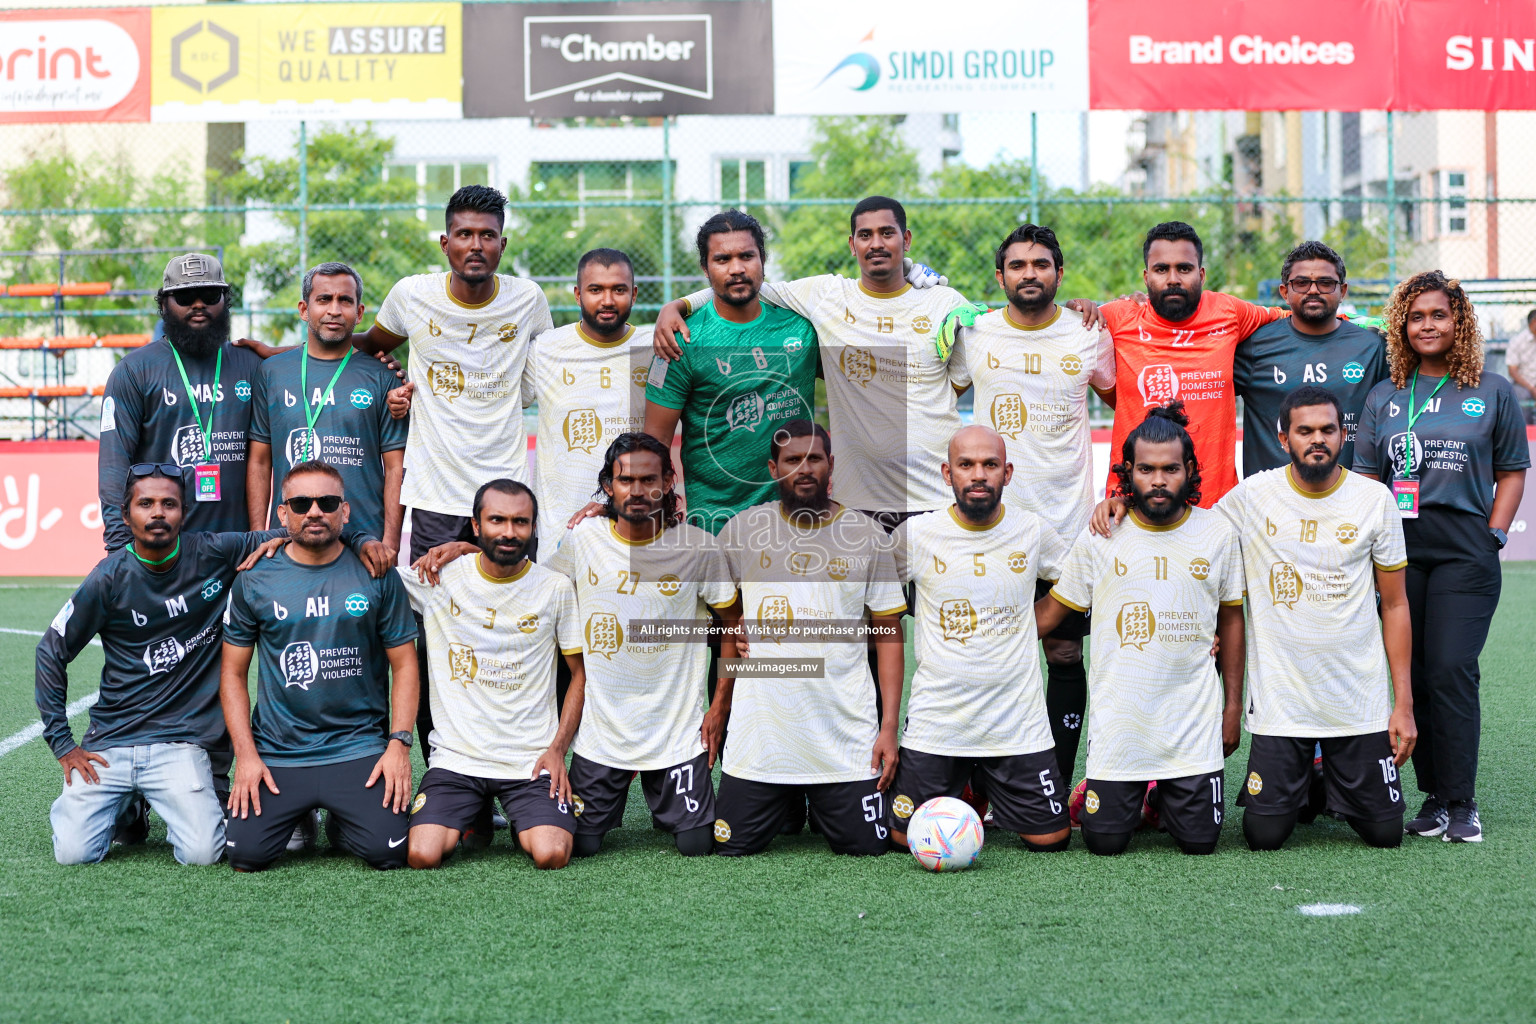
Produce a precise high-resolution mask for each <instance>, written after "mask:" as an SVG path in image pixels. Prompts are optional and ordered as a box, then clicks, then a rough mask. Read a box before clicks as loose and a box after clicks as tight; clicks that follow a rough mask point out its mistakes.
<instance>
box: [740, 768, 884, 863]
mask: <svg viewBox="0 0 1536 1024" xmlns="http://www.w3.org/2000/svg"><path fill="white" fill-rule="evenodd" d="M879 781H880V779H879V778H878V777H875V778H869V779H859V780H858V781H856V782H823V783H814V784H809V785H799V784H796V783H787V784H786V783H776V782H753V781H751V780H750V779H738V778H736V777H735V776H733V775H730V774H727V773H725V772H722V773H721V774H720V801H719V815H720V817H719V818H717V819H716V821H715V852H716V853H718V854H721V855H722V856H726V857H739V856H742V855H743V854H749V853H761V852H762V851H763V850H764V849H766V848H767V846H768V844H769V843H771V842H773V837H774V836H776V835H778V834H779V833H780V832H781V831H782V830H783V828H784V825H785V823H786V822H788V821H789V817H790V812H791V811H792V810H794V809H795V808H796V807H799V806H804V805H805V804H806V803H809V804H810V814H811V822H812V824H813V825H814V826H815V828H816V830H817V831H819V832H820V833H821V834H822V836H823V838H825V839H826V841H827V845H828V846H829V847H831V848H832V852H833V853H847V854H855V855H858V856H868V857H878V856H879V855H880V854H882V853H884V852H885V851H886V850H888V849H890V844H891V830H890V827H889V826H888V825H887V824H886V810H885V794H884V793H881V792H880V790H878V789H876V788H875V784H876V783H877V782H879Z"/></svg>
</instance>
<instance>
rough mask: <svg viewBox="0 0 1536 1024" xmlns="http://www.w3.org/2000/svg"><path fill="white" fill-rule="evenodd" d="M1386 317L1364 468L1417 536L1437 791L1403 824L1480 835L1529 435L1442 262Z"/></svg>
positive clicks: (1426, 784)
mask: <svg viewBox="0 0 1536 1024" xmlns="http://www.w3.org/2000/svg"><path fill="white" fill-rule="evenodd" d="M1386 321H1387V362H1388V365H1389V366H1390V367H1391V371H1392V379H1391V380H1385V381H1382V382H1381V383H1380V384H1378V385H1377V386H1376V387H1375V388H1374V389H1373V390H1372V391H1371V393H1370V395H1369V396H1368V397H1367V398H1366V402H1365V411H1364V413H1363V414H1362V415H1361V422H1360V429H1359V432H1358V433H1357V434H1356V436H1355V464H1354V469H1355V472H1357V473H1360V474H1362V475H1366V476H1374V477H1376V478H1377V479H1379V480H1381V481H1382V482H1383V483H1385V484H1387V485H1388V486H1390V487H1391V488H1392V491H1393V494H1394V495H1396V497H1397V507H1398V511H1399V512H1401V513H1402V516H1403V534H1404V539H1405V540H1406V541H1407V544H1408V578H1407V584H1408V607H1409V611H1410V614H1411V615H1412V619H1413V664H1412V671H1413V704H1414V711H1415V716H1416V718H1417V720H1418V727H1419V744H1418V747H1417V748H1416V749H1415V750H1414V752H1413V768H1414V773H1415V774H1416V775H1417V776H1418V784H1419V789H1420V790H1421V791H1422V792H1423V793H1424V794H1425V797H1426V798H1425V801H1424V806H1423V808H1421V809H1420V811H1419V813H1418V815H1417V817H1415V818H1413V819H1412V820H1410V821H1408V822H1407V823H1406V824H1405V825H1404V830H1405V831H1407V832H1408V833H1410V834H1412V835H1421V836H1441V837H1442V838H1443V839H1445V841H1447V842H1459V843H1477V842H1481V841H1482V838H1483V832H1482V824H1481V822H1480V821H1479V819H1478V814H1477V800H1476V792H1475V786H1476V780H1477V744H1478V735H1479V732H1480V729H1481V711H1480V709H1479V706H1478V692H1477V690H1478V679H1479V673H1478V664H1477V659H1478V656H1479V655H1480V654H1481V653H1482V650H1483V643H1484V641H1485V640H1487V638H1488V626H1489V623H1490V622H1491V621H1492V620H1493V613H1494V610H1495V609H1496V608H1497V607H1498V604H1499V589H1500V584H1501V573H1500V568H1499V549H1500V548H1502V547H1503V546H1504V542H1505V541H1506V540H1507V536H1506V531H1507V530H1508V529H1509V525H1510V523H1511V522H1512V521H1513V520H1514V518H1515V510H1516V509H1517V508H1518V507H1519V505H1520V497H1521V494H1522V493H1523V492H1524V490H1525V471H1526V469H1527V468H1528V467H1529V466H1530V464H1531V459H1530V449H1529V447H1528V446H1527V444H1526V438H1525V422H1524V420H1523V418H1522V417H1521V415H1520V407H1519V404H1518V403H1517V401H1516V400H1515V394H1514V390H1513V389H1512V388H1511V386H1510V383H1509V381H1508V380H1506V379H1505V378H1503V377H1501V376H1499V375H1498V374H1496V373H1485V372H1484V371H1483V336H1482V333H1481V332H1480V331H1479V330H1478V328H1477V320H1476V318H1475V317H1474V315H1473V312H1472V303H1471V302H1470V301H1469V300H1468V299H1467V294H1466V292H1464V291H1462V288H1461V284H1460V282H1458V281H1456V280H1454V279H1451V280H1447V279H1446V277H1445V275H1444V274H1442V273H1441V272H1440V271H1438V270H1432V271H1429V272H1427V273H1423V274H1418V275H1416V276H1414V277H1411V278H1409V279H1408V280H1406V281H1404V282H1403V283H1402V284H1400V285H1398V286H1397V289H1396V290H1395V291H1394V292H1393V293H1392V298H1391V300H1390V301H1389V302H1388V303H1387V309H1386ZM1382 770H1383V771H1388V770H1390V769H1389V767H1386V766H1384V767H1383V769H1382Z"/></svg>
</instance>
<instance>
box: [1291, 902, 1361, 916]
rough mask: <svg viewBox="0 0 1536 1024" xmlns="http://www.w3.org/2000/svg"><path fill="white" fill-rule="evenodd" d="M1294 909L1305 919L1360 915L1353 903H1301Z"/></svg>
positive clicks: (1358, 909)
mask: <svg viewBox="0 0 1536 1024" xmlns="http://www.w3.org/2000/svg"><path fill="white" fill-rule="evenodd" d="M1296 909H1297V911H1298V912H1300V913H1301V914H1302V915H1303V916H1305V917H1347V916H1348V915H1350V914H1358V913H1360V908H1359V907H1357V906H1355V905H1354V904H1353V903H1303V904H1302V905H1301V906H1299V907H1297V908H1296Z"/></svg>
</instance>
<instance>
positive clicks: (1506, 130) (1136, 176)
mask: <svg viewBox="0 0 1536 1024" xmlns="http://www.w3.org/2000/svg"><path fill="white" fill-rule="evenodd" d="M1531 127H1536V114H1527V113H1519V112H1509V113H1500V114H1497V115H1494V114H1487V115H1485V114H1483V113H1474V112H1436V113H1420V114H1397V115H1390V114H1386V113H1383V112H1358V113H1311V112H1307V113H1300V112H1290V113H1265V114H1257V113H1240V112H1239V113H1232V112H1177V113H1147V114H1137V115H1131V114H1118V113H1094V114H1092V115H1081V116H1079V115H1043V114H1042V115H1039V116H1038V117H1033V116H1030V115H1019V116H1017V117H1010V118H1006V119H1001V118H996V117H974V118H973V117H968V116H962V115H913V116H911V117H906V118H902V117H865V118H808V117H686V116H685V117H677V118H655V119H650V120H643V121H642V120H630V119H623V120H616V121H612V122H597V121H581V120H570V121H558V122H556V121H539V120H529V119H526V118H523V119H498V120H483V121H469V120H464V121H452V122H430V121H412V122H377V123H366V124H364V123H335V124H331V123H309V124H300V123H287V124H285V123H275V122H265V123H259V124H258V123H251V124H245V125H241V124H209V125H202V124H145V125H48V126H17V125H10V126H4V127H0V194H3V203H4V208H3V210H0V285H4V286H5V287H6V291H5V294H4V295H3V296H0V336H4V337H5V338H6V339H7V340H5V341H3V342H0V345H3V346H4V347H5V348H6V349H8V350H6V351H0V395H6V394H20V393H22V392H24V391H26V390H27V389H29V388H30V389H32V390H33V391H42V392H45V394H44V395H43V397H42V398H38V397H28V398H25V399H23V398H10V399H6V398H0V414H3V416H4V419H0V434H3V436H8V437H31V436H44V435H47V436H70V437H78V436H93V434H94V425H93V421H92V411H93V409H94V408H95V404H94V403H96V402H98V401H99V399H96V398H93V397H92V394H91V392H92V390H93V389H98V390H99V387H100V385H101V384H103V383H104V382H105V380H106V375H107V374H108V373H109V372H110V370H111V367H112V365H113V364H114V363H115V361H116V359H118V358H120V356H121V349H114V348H111V347H99V346H98V345H96V344H94V343H92V342H91V341H90V340H89V339H90V338H91V337H92V336H95V337H101V336H115V335H144V334H149V333H150V332H152V331H153V329H154V325H155V322H156V319H157V315H156V312H155V308H154V302H153V295H154V292H155V290H156V289H157V287H158V285H159V279H160V274H161V271H162V269H163V267H164V265H165V262H166V259H167V258H168V254H169V253H170V252H173V251H186V250H202V251H215V252H217V253H219V254H220V255H221V256H222V257H223V259H224V262H225V267H226V272H227V274H228V275H229V277H230V280H231V281H232V282H233V284H234V306H235V310H234V312H235V328H236V332H237V333H240V334H246V335H249V336H252V337H257V338H260V339H262V340H266V341H290V342H291V341H297V340H298V338H299V334H298V319H297V313H296V310H295V305H296V302H297V299H298V289H299V278H300V276H301V274H302V271H303V269H304V267H306V266H308V265H313V264H315V263H318V262H321V261H323V260H332V259H339V260H342V261H345V262H347V263H350V264H352V265H353V266H355V267H356V268H357V269H358V270H359V271H360V272H361V274H362V276H363V279H364V287H365V295H364V301H365V304H366V305H367V306H369V307H370V308H376V307H377V304H378V303H379V302H381V301H382V300H383V297H384V294H385V293H386V292H387V290H388V289H389V287H390V285H391V284H393V282H394V281H395V280H397V279H399V278H400V277H402V276H405V275H407V274H412V273H418V272H422V271H427V270H434V269H443V268H444V266H445V264H444V261H443V257H442V254H441V252H440V251H439V248H438V241H437V239H438V235H439V233H440V232H441V231H442V228H443V225H442V211H443V205H444V202H445V201H446V199H447V198H448V196H449V195H450V194H451V193H452V192H453V191H454V189H455V188H457V187H459V186H461V185H465V184H470V183H479V182H485V183H489V184H493V185H495V186H497V187H498V188H501V189H503V190H504V191H505V192H506V193H507V195H508V196H509V199H510V205H509V210H508V221H507V229H506V230H507V235H508V245H507V255H506V257H505V259H504V262H503V269H504V270H510V271H511V272H514V273H517V274H520V275H523V276H526V277H530V278H533V279H535V280H537V281H539V282H540V283H541V284H542V285H543V286H544V287H545V290H546V292H547V293H548V295H549V299H550V304H551V307H552V308H553V309H554V311H555V315H556V321H557V322H567V321H569V320H571V319H573V318H574V317H575V316H576V313H577V310H576V307H575V304H574V298H573V295H572V285H573V284H574V273H575V266H576V261H577V258H578V257H579V256H580V254H581V253H582V252H584V251H586V250H587V249H589V248H593V247H596V246H611V247H614V248H619V249H623V250H625V251H626V252H628V253H629V254H630V256H631V258H632V259H633V261H634V264H635V270H636V275H637V283H638V286H639V288H638V296H639V303H638V305H637V312H636V317H635V319H636V320H637V321H640V320H644V319H647V318H648V317H649V315H650V314H651V313H653V311H654V310H656V309H657V308H658V307H659V305H660V304H661V303H662V302H663V301H665V300H666V299H668V298H671V297H674V296H676V295H680V294H684V293H686V292H689V291H692V290H694V289H696V288H698V287H700V285H701V283H702V280H703V278H702V276H701V272H700V270H699V266H698V260H697V257H696V254H695V249H694V242H693V233H694V231H695V229H696V227H697V225H698V224H699V223H700V222H701V221H702V220H703V219H704V218H705V217H707V216H708V215H709V214H710V213H711V212H713V211H715V210H718V209H720V208H723V207H727V206H739V207H742V208H745V209H747V210H749V211H751V212H753V213H755V214H757V215H758V216H759V217H760V218H761V219H762V220H763V221H764V223H765V224H766V225H768V227H769V231H770V237H769V249H770V251H769V256H770V261H769V276H770V277H773V278H780V277H795V276H800V275H804V274H810V273H822V272H829V271H830V272H842V273H854V272H856V268H855V267H854V265H853V261H852V257H851V256H850V254H849V251H848V247H847V235H848V232H847V229H846V225H847V220H846V217H847V212H848V210H849V208H850V207H851V206H852V204H853V203H855V202H856V201H857V200H858V199H859V198H862V197H863V196H865V195H869V194H875V193H880V194H888V195H894V196H897V197H899V198H901V199H902V200H903V202H905V203H906V204H907V207H908V213H909V219H910V226H911V228H912V230H913V233H914V236H915V237H914V251H913V256H914V257H915V258H917V259H920V260H922V261H924V262H926V263H929V264H931V265H933V266H935V267H937V268H939V269H940V270H941V271H942V272H944V273H945V274H947V275H948V276H949V278H950V281H951V283H952V284H954V285H955V286H957V287H959V288H960V289H961V290H962V291H963V292H965V294H966V295H967V296H969V297H972V298H974V299H977V300H981V301H987V302H992V303H997V302H1000V301H1001V300H1002V294H1001V289H1000V288H999V286H998V285H997V283H996V281H995V280H994V278H993V272H992V267H993V263H992V260H993V257H992V254H993V251H994V250H995V248H996V246H997V243H998V242H999V241H1000V240H1001V239H1002V238H1003V237H1004V236H1005V235H1006V234H1007V233H1008V232H1009V231H1010V230H1012V228H1013V227H1014V226H1015V225H1017V224H1019V223H1021V222H1024V221H1035V222H1041V223H1046V224H1049V225H1051V226H1053V227H1054V228H1055V229H1056V231H1057V233H1058V235H1059V237H1060V238H1061V240H1062V244H1063V248H1064V250H1065V254H1066V265H1067V275H1068V276H1067V278H1066V281H1065V282H1064V285H1063V297H1064V298H1065V297H1067V296H1069V295H1070V296H1083V297H1090V298H1099V299H1102V298H1106V297H1112V296H1115V295H1119V294H1122V293H1126V292H1129V291H1134V290H1136V289H1137V288H1139V287H1140V282H1141V268H1142V259H1141V241H1142V236H1143V235H1144V233H1145V231H1146V229H1147V228H1148V227H1149V226H1151V225H1152V224H1154V223H1156V222H1158V221H1162V220H1168V219H1180V220H1187V221H1189V222H1190V223H1192V224H1194V225H1195V226H1196V227H1197V228H1198V229H1199V230H1200V232H1201V235H1202V237H1203V239H1204V241H1205V262H1206V266H1207V271H1208V280H1207V287H1210V288H1215V289H1220V290H1224V291H1229V292H1233V293H1235V294H1238V295H1241V296H1244V297H1247V298H1251V299H1255V300H1258V301H1265V302H1276V301H1278V300H1277V299H1276V298H1275V293H1274V286H1275V284H1277V283H1278V274H1279V269H1280V262H1281V259H1282V258H1283V256H1284V254H1285V252H1286V251H1287V250H1288V249H1289V248H1290V247H1291V246H1292V245H1294V244H1295V243H1296V242H1298V241H1300V240H1302V239H1306V238H1321V239H1323V240H1325V241H1327V242H1329V243H1330V244H1331V245H1333V246H1334V247H1335V248H1336V249H1337V250H1338V251H1339V252H1340V253H1341V254H1342V255H1343V256H1344V258H1345V259H1346V261H1347V263H1348V267H1349V280H1350V283H1351V286H1352V291H1351V293H1350V296H1349V301H1351V302H1353V303H1354V304H1355V306H1356V307H1357V308H1358V309H1360V310H1361V311H1368V310H1376V309H1379V307H1380V305H1381V303H1382V301H1383V300H1384V299H1385V296H1386V294H1387V293H1388V291H1389V290H1390V287H1391V285H1392V283H1393V282H1394V281H1396V280H1397V279H1399V278H1400V277H1402V276H1404V275H1406V274H1408V273H1411V272H1415V271H1418V270H1422V269H1426V268H1429V267H1440V268H1442V269H1444V270H1445V271H1446V272H1447V273H1448V274H1452V275H1455V276H1458V277H1461V278H1462V279H1463V280H1464V281H1466V282H1468V283H1469V288H1470V289H1472V290H1474V291H1475V292H1476V293H1477V299H1478V303H1479V310H1480V312H1481V314H1482V315H1483V318H1484V329H1485V333H1486V334H1487V336H1488V337H1489V338H1490V339H1493V340H1494V341H1495V344H1494V345H1493V348H1494V350H1495V353H1497V351H1498V350H1499V349H1500V348H1501V347H1502V346H1500V345H1499V344H1497V342H1498V340H1499V339H1503V338H1505V337H1507V336H1508V335H1509V333H1510V332H1512V331H1513V330H1516V329H1519V328H1523V326H1524V322H1525V312H1526V311H1527V310H1528V309H1530V308H1532V307H1533V306H1536V244H1533V241H1532V229H1533V228H1536V169H1532V168H1533V164H1532V161H1531V160H1530V159H1529V158H1528V157H1529V153H1530V147H1531V144H1530V143H1529V142H1528V141H1527V140H1528V138H1529V137H1530V133H1529V131H1528V130H1527V129H1529V128H1531ZM1389 168H1390V169H1391V170H1390V171H1389ZM61 337H62V338H66V339H78V340H73V341H72V343H66V344H62V345H59V344H54V343H50V344H49V347H47V348H40V347H37V345H38V344H39V339H54V338H61ZM18 339H19V340H18ZM1491 363H1492V364H1493V365H1494V366H1495V367H1497V366H1499V365H1501V364H1499V362H1498V361H1497V355H1495V357H1494V358H1493V359H1492V360H1491ZM65 385H69V387H65ZM50 388H52V389H55V390H65V391H68V390H75V391H78V390H80V389H84V393H83V394H74V395H50V394H47V393H46V392H48V389H50ZM39 402H42V403H43V404H42V406H41V407H40V406H39Z"/></svg>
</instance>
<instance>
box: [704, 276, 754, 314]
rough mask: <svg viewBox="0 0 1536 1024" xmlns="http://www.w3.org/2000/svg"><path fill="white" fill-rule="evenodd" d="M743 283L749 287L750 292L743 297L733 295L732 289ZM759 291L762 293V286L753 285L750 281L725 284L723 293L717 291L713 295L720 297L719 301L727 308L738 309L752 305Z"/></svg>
mask: <svg viewBox="0 0 1536 1024" xmlns="http://www.w3.org/2000/svg"><path fill="white" fill-rule="evenodd" d="M743 283H745V284H748V285H750V286H751V289H752V290H751V291H750V292H749V293H748V294H747V295H745V296H738V295H736V294H734V292H733V289H735V288H736V287H738V286H739V285H741V284H743ZM760 291H762V286H761V285H756V284H753V283H752V282H751V281H750V280H748V281H746V282H741V281H730V282H728V283H727V284H726V287H725V290H724V291H719V292H716V293H715V294H716V295H718V296H720V301H721V302H723V303H725V304H726V305H727V306H736V307H738V308H739V307H741V306H750V305H752V300H753V299H756V298H757V295H758V292H760Z"/></svg>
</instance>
